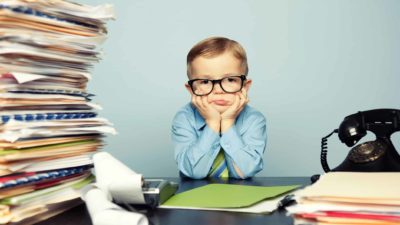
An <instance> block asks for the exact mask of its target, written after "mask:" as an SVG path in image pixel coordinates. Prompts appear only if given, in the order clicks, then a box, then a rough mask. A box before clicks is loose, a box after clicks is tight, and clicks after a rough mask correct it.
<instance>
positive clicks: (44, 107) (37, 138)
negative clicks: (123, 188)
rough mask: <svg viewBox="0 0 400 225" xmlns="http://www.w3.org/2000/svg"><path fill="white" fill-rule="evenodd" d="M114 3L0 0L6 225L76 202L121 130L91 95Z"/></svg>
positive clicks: (0, 155) (1, 182)
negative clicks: (95, 161)
mask: <svg viewBox="0 0 400 225" xmlns="http://www.w3.org/2000/svg"><path fill="white" fill-rule="evenodd" d="M113 16H114V15H113V11H112V7H111V6H110V5H100V6H95V7H94V6H88V5H80V4H76V3H72V2H69V1H63V0H54V1H53V0H52V1H48V0H35V1H31V0H2V1H0V224H5V223H22V224H29V223H33V222H37V221H35V220H34V219H32V218H33V217H35V216H37V217H39V215H40V218H42V219H43V218H46V215H54V214H55V213H56V212H62V211H63V210H65V209H68V208H69V207H71V206H74V205H75V204H76V201H75V202H74V201H73V200H74V199H77V198H79V194H78V191H77V190H78V189H79V188H80V187H82V186H83V185H85V184H87V183H88V182H90V181H92V180H93V176H92V175H91V167H92V160H91V156H92V154H94V153H95V152H96V151H98V150H99V149H100V148H101V147H102V146H103V141H102V138H103V137H104V135H106V134H115V130H114V128H113V127H112V124H110V123H109V122H108V121H107V120H106V119H104V118H99V117H98V114H97V111H98V110H99V109H100V106H99V105H96V104H94V103H92V102H91V99H92V97H93V94H90V93H88V92H87V90H86V86H87V83H88V81H89V79H90V78H91V76H90V69H91V68H92V67H93V64H94V63H95V62H98V61H99V60H100V52H99V51H98V50H97V48H98V46H99V45H100V44H101V43H102V42H103V41H104V40H105V38H106V34H107V29H106V27H105V23H106V21H107V20H109V19H112V18H113Z"/></svg>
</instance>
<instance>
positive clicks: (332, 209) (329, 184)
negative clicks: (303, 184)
mask: <svg viewBox="0 0 400 225" xmlns="http://www.w3.org/2000/svg"><path fill="white" fill-rule="evenodd" d="M296 196H297V198H298V199H297V201H298V204H297V205H295V206H292V207H289V208H287V210H288V212H289V213H290V214H292V215H294V217H295V222H296V224H326V225H328V224H332V225H333V224H353V225H358V224H360V225H361V224H363V225H364V224H373V225H378V224H379V225H380V224H387V225H392V224H393V225H394V224H400V173H395V172H389V173H386V172H382V173H356V172H332V173H328V174H325V175H323V176H321V178H320V179H319V180H318V181H317V182H316V183H315V184H313V185H311V186H310V187H307V188H305V189H303V190H300V191H299V192H298V193H297V194H296Z"/></svg>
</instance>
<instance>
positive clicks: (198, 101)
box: [192, 95, 221, 133]
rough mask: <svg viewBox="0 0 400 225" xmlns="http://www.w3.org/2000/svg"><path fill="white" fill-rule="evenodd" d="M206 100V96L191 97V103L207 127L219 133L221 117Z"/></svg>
mask: <svg viewBox="0 0 400 225" xmlns="http://www.w3.org/2000/svg"><path fill="white" fill-rule="evenodd" d="M207 98H208V97H207V96H197V95H192V103H193V105H194V106H195V107H196V108H197V110H198V111H199V113H200V115H201V116H202V117H203V118H204V120H205V121H206V123H207V125H208V126H209V127H210V128H211V129H212V130H214V131H215V132H217V133H219V132H220V128H221V115H220V113H219V112H218V111H217V110H216V109H215V108H214V107H213V106H212V105H211V104H210V103H208V100H207Z"/></svg>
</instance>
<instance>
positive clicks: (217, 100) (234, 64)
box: [185, 51, 251, 113]
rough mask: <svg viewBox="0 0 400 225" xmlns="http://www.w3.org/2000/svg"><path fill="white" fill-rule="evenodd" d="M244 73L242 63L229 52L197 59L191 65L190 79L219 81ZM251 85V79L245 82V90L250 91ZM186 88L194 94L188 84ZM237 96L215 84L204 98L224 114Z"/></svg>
mask: <svg viewBox="0 0 400 225" xmlns="http://www.w3.org/2000/svg"><path fill="white" fill-rule="evenodd" d="M244 72H245V71H244V69H243V68H242V66H241V61H240V60H239V59H237V58H236V57H235V56H234V55H233V54H232V53H231V52H229V51H227V52H224V53H222V54H221V55H217V56H214V57H211V58H206V57H203V56H200V57H197V58H195V59H194V60H193V62H192V64H191V76H190V79H191V80H193V79H209V80H219V79H222V78H225V77H229V76H240V75H243V74H244ZM250 84H251V80H250V79H247V80H245V82H244V84H243V89H246V91H248V89H249V88H250ZM185 86H186V89H188V91H189V92H190V93H191V94H193V93H192V90H191V88H190V86H189V85H188V84H186V85H185ZM236 94H237V93H226V92H225V91H224V90H222V88H221V86H220V84H217V83H216V84H214V88H213V90H212V92H211V93H210V94H209V95H206V96H204V97H205V98H207V101H208V103H209V104H211V105H212V106H213V107H214V108H215V109H216V110H217V111H218V112H219V113H224V112H225V111H226V110H227V109H228V108H229V106H231V105H232V104H233V103H234V101H235V95H236Z"/></svg>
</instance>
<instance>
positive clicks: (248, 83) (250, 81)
mask: <svg viewBox="0 0 400 225" xmlns="http://www.w3.org/2000/svg"><path fill="white" fill-rule="evenodd" d="M252 82H253V81H252V80H251V79H247V80H246V81H245V83H244V85H243V88H244V89H246V92H249V89H250V86H251V84H252Z"/></svg>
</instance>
